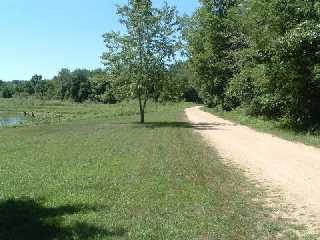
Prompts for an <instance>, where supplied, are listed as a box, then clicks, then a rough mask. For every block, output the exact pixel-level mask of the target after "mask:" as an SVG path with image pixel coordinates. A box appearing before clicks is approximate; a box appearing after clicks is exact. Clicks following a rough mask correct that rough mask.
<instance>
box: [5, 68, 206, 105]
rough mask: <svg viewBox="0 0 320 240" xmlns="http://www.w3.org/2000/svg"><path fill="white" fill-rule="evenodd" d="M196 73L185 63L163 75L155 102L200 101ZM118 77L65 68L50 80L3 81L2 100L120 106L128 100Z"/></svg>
mask: <svg viewBox="0 0 320 240" xmlns="http://www.w3.org/2000/svg"><path fill="white" fill-rule="evenodd" d="M192 76H193V75H192V73H190V72H189V71H188V69H187V66H186V64H185V63H182V62H178V63H176V64H174V65H173V66H172V67H171V68H170V69H168V71H167V74H166V75H165V76H162V78H163V79H161V82H162V84H161V89H158V90H157V91H154V100H155V101H162V102H163V101H200V100H199V98H198V95H197V92H196V91H195V89H194V88H193V87H192V86H191V84H190V83H191V82H192V80H191V78H192ZM114 78H115V77H114V76H113V75H111V74H110V73H108V71H106V70H102V69H96V70H86V69H77V70H75V71H70V70H68V69H62V70H61V71H60V72H59V73H58V74H57V75H56V76H55V77H53V78H52V79H50V80H46V79H43V77H42V76H41V75H34V76H32V78H31V79H30V80H28V81H19V80H14V81H10V82H4V81H1V80H0V97H2V98H13V97H30V96H31V97H36V98H41V99H48V100H50V99H51V100H53V99H55V100H68V101H74V102H79V103H82V102H85V101H91V102H95V103H105V104H108V103H116V102H119V101H122V100H124V98H126V97H125V96H123V94H119V87H118V86H115V84H114V83H115V82H116V81H115V80H114Z"/></svg>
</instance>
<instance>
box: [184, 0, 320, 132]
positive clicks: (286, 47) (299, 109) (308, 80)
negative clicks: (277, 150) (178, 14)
mask: <svg viewBox="0 0 320 240" xmlns="http://www.w3.org/2000/svg"><path fill="white" fill-rule="evenodd" d="M200 4H201V5H200V7H199V8H198V9H197V11H196V12H195V14H194V15H193V17H192V18H188V19H187V20H188V21H187V22H186V25H185V26H186V27H185V30H184V35H185V38H186V40H187V52H188V55H189V66H190V67H191V69H192V71H193V72H194V73H195V74H196V76H197V77H196V78H195V79H196V83H195V86H197V89H198V91H199V94H200V96H201V98H202V99H203V101H204V102H205V103H206V104H207V105H209V106H222V108H223V109H225V110H228V111H229V110H232V109H235V108H237V107H239V106H241V107H244V108H246V109H247V112H248V114H252V115H261V116H266V117H268V118H272V119H277V120H280V121H281V122H282V123H283V124H284V125H286V126H289V127H298V128H312V127H319V123H320V2H319V1H316V0H201V1H200Z"/></svg>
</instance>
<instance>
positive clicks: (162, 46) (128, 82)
mask: <svg viewBox="0 0 320 240" xmlns="http://www.w3.org/2000/svg"><path fill="white" fill-rule="evenodd" d="M117 13H118V15H119V16H120V23H121V24H122V25H123V26H124V29H125V31H124V33H116V32H109V33H106V34H104V41H105V44H106V48H107V50H106V52H105V53H104V54H103V56H102V59H103V61H104V64H105V65H106V67H107V71H108V72H110V74H111V75H112V80H114V83H112V85H113V87H114V88H115V89H116V96H117V97H119V98H126V97H137V98H138V100H139V109H140V114H141V122H144V111H145V107H146V104H147V101H148V100H149V99H150V98H154V99H155V100H158V98H159V97H160V93H161V92H162V91H163V90H164V89H165V88H163V87H162V86H166V84H165V79H166V76H165V75H166V72H167V66H168V65H170V64H171V63H172V61H173V60H174V57H175V55H176V53H177V50H178V47H179V34H178V32H177V30H178V27H179V26H178V23H177V13H176V9H175V8H173V7H170V6H168V5H167V4H165V5H164V6H163V7H162V8H161V9H158V8H154V7H153V6H152V2H151V1H150V0H129V1H128V5H125V6H122V7H118V10H117ZM163 80H164V81H163Z"/></svg>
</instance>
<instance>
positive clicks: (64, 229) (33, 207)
mask: <svg viewBox="0 0 320 240" xmlns="http://www.w3.org/2000/svg"><path fill="white" fill-rule="evenodd" d="M96 210H97V209H96V208H93V207H90V206H86V205H66V206H60V207H55V208H51V207H45V206H43V203H42V202H41V201H36V200H33V199H29V198H23V199H10V200H6V201H2V202H0V239H1V240H29V239H30V240H53V239H55V240H67V239H81V240H85V239H92V238H93V237H108V236H109V237H117V236H118V237H121V236H125V235H126V231H125V230H124V229H114V230H112V231H110V230H107V229H104V228H100V227H97V226H95V225H91V224H87V223H84V222H76V223H74V224H72V225H66V224H63V216H67V215H73V214H77V213H83V212H88V211H96Z"/></svg>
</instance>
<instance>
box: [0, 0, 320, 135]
mask: <svg viewBox="0 0 320 240" xmlns="http://www.w3.org/2000/svg"><path fill="white" fill-rule="evenodd" d="M118 14H119V16H120V18H121V23H122V24H123V25H124V26H125V27H126V29H127V32H126V34H124V35H119V34H117V33H115V32H111V33H106V34H105V35H104V36H103V37H104V41H105V43H106V48H107V50H106V52H105V53H103V55H102V61H103V63H104V64H105V66H106V68H105V69H98V70H93V71H89V70H75V71H70V70H68V69H62V70H61V71H60V72H59V73H58V74H57V75H56V76H55V77H54V78H53V79H50V80H44V79H42V77H41V76H40V75H34V76H33V77H32V78H31V80H29V81H12V82H3V81H0V92H1V96H2V97H4V98H10V97H27V96H36V97H39V98H44V99H61V100H72V101H75V102H84V101H93V102H100V103H115V102H117V101H121V100H123V99H125V98H138V99H139V100H143V101H146V100H147V99H151V100H154V101H159V102H163V101H183V100H188V101H197V102H199V101H201V102H203V103H204V104H206V105H208V106H210V107H219V108H222V109H224V110H226V111H231V110H233V109H236V108H239V107H241V108H244V109H246V111H247V113H248V114H250V115H254V116H263V117H266V118H270V119H275V120H278V121H280V122H281V123H282V124H283V125H284V126H287V127H294V128H304V129H317V128H319V127H320V126H319V125H320V124H319V123H320V2H319V1H316V0H200V6H199V8H198V9H197V10H196V11H195V13H194V14H193V15H192V16H183V17H182V16H178V14H177V11H176V9H175V8H174V7H171V6H168V5H167V4H165V5H164V7H163V8H162V9H155V8H153V6H152V2H151V1H150V0H139V1H138V0H131V1H129V5H128V6H124V7H119V8H118ZM142 23H143V24H142ZM132 89H134V90H133V91H132ZM140 98H141V99H140ZM140 107H141V106H140Z"/></svg>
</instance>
